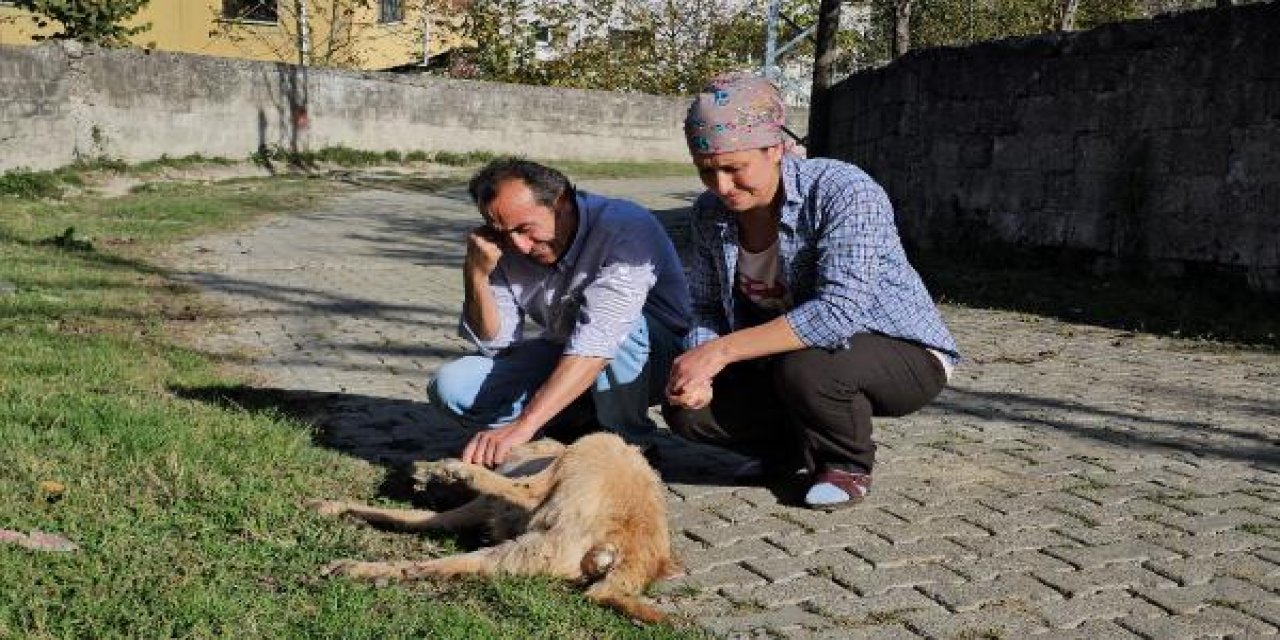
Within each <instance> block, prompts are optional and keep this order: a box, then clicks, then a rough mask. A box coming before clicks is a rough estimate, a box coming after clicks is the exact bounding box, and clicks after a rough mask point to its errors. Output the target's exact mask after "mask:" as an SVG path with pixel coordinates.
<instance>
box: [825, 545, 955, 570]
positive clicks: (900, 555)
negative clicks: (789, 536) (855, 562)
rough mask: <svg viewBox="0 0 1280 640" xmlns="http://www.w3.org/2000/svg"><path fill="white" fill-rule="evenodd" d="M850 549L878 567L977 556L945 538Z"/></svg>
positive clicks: (928, 562) (906, 565)
mask: <svg viewBox="0 0 1280 640" xmlns="http://www.w3.org/2000/svg"><path fill="white" fill-rule="evenodd" d="M849 550H850V551H852V552H853V553H855V554H857V555H858V556H859V557H861V558H863V559H865V560H866V561H867V562H870V563H871V564H873V565H875V568H877V569H892V568H895V567H909V566H912V565H919V564H931V563H936V562H946V561H954V560H963V559H968V558H976V557H977V555H976V554H974V553H973V552H972V551H970V550H968V549H966V548H965V547H962V546H960V545H959V544H957V543H955V542H952V541H950V540H947V539H944V538H935V539H933V540H924V541H921V542H908V543H905V544H894V545H881V546H865V547H856V548H854V547H851V548H850V549H849Z"/></svg>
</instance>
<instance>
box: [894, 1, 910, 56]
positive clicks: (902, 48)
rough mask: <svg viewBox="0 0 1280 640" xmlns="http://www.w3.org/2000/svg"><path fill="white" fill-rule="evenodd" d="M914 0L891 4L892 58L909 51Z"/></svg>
mask: <svg viewBox="0 0 1280 640" xmlns="http://www.w3.org/2000/svg"><path fill="white" fill-rule="evenodd" d="M914 4H915V0H894V2H893V57H895V58H898V57H901V56H902V55H903V54H905V53H906V52H907V51H909V50H911V9H912V5H914Z"/></svg>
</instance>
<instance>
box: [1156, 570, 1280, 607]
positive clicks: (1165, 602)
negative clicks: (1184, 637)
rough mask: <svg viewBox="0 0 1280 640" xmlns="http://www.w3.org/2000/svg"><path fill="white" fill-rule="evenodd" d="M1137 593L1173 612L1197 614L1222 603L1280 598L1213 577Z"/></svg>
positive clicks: (1255, 587) (1241, 582)
mask: <svg viewBox="0 0 1280 640" xmlns="http://www.w3.org/2000/svg"><path fill="white" fill-rule="evenodd" d="M1134 593H1137V594H1138V595H1140V596H1142V597H1144V598H1146V599H1148V600H1150V601H1152V602H1154V603H1156V604H1157V605H1159V606H1160V607H1162V608H1164V609H1166V610H1168V611H1172V612H1174V613H1179V614H1182V613H1195V612H1196V611H1199V610H1200V609H1202V608H1204V607H1206V606H1209V605H1210V604H1213V603H1219V602H1232V603H1242V602H1268V601H1274V600H1280V596H1277V595H1276V594H1275V593H1272V592H1271V591H1268V590H1266V589H1264V588H1262V587H1260V586H1258V585H1255V584H1251V583H1249V582H1246V581H1244V580H1240V579H1239V578H1214V579H1213V580H1210V581H1209V582H1208V583H1206V584H1201V585H1189V586H1185V587H1162V588H1148V587H1137V588H1135V589H1134Z"/></svg>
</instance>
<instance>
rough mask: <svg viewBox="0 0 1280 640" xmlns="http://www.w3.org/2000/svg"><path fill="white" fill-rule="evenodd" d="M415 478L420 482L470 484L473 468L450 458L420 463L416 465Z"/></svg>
mask: <svg viewBox="0 0 1280 640" xmlns="http://www.w3.org/2000/svg"><path fill="white" fill-rule="evenodd" d="M413 477H414V478H416V479H417V480H418V481H419V482H429V481H433V480H434V481H436V482H450V483H452V482H464V483H465V482H470V481H471V477H472V466H471V465H469V464H467V463H465V462H463V461H461V460H458V459H457V458H449V459H447V460H437V461H435V462H419V463H417V464H416V465H415V471H414V474H413Z"/></svg>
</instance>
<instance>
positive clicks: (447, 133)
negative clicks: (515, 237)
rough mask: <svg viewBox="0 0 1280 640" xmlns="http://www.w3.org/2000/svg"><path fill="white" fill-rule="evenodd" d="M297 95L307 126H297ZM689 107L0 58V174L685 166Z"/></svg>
mask: <svg viewBox="0 0 1280 640" xmlns="http://www.w3.org/2000/svg"><path fill="white" fill-rule="evenodd" d="M304 88H305V94H306V95H307V96H308V100H307V105H308V109H307V115H308V121H309V125H308V126H307V127H306V128H305V129H302V128H298V127H295V126H294V117H293V114H294V112H295V107H296V106H297V105H298V104H300V102H301V98H302V96H303V95H304ZM687 106H688V102H687V100H686V99H684V98H667V97H657V96H648V95H638V94H617V93H607V92H599V91H581V90H573V89H557V88H549V87H533V86H524V85H504V84H496V83H488V82H476V81H460V80H447V79H438V78H426V77H419V76H405V75H389V74H376V73H361V72H348V71H337V70H328V69H324V70H314V69H313V70H310V71H309V73H308V74H307V75H305V76H303V75H300V74H299V72H298V70H297V69H296V68H295V67H291V66H288V65H280V64H273V63H261V62H251V61H243V60H233V59H228V58H213V57H204V56H193V55H182V54H169V53H158V52H156V53H150V54H146V53H144V52H142V51H138V50H110V51H107V50H97V49H92V48H87V49H86V48H82V47H80V46H79V45H75V44H52V43H50V44H45V45H41V46H38V47H5V46H0V171H3V170H5V169H11V168H15V167H20V166H25V167H30V168H37V169H43V168H52V167H57V166H62V165H65V164H68V163H70V162H73V161H74V160H75V159H76V158H77V157H89V158H92V157H98V156H104V155H105V156H110V157H116V158H123V159H125V160H129V161H138V160H145V159H151V158H156V157H159V156H160V155H162V154H167V155H169V156H174V157H176V156H183V155H188V154H194V153H200V154H203V155H206V156H224V157H232V158H243V157H246V156H248V155H249V154H250V153H252V152H254V151H255V150H257V149H258V148H259V147H261V146H262V145H267V146H275V145H279V146H282V147H284V148H291V147H293V145H297V146H298V147H300V148H311V149H319V148H323V147H327V146H337V145H345V146H347V147H352V148H357V149H369V150H391V149H396V150H401V151H413V150H423V151H471V150H485V151H492V152H497V153H517V154H523V155H527V156H532V157H540V158H548V159H617V160H674V161H684V160H687V159H688V152H687V151H686V148H685V144H684V141H683V137H682V133H681V128H680V123H681V122H682V120H683V118H684V112H685V109H686V108H687Z"/></svg>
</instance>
